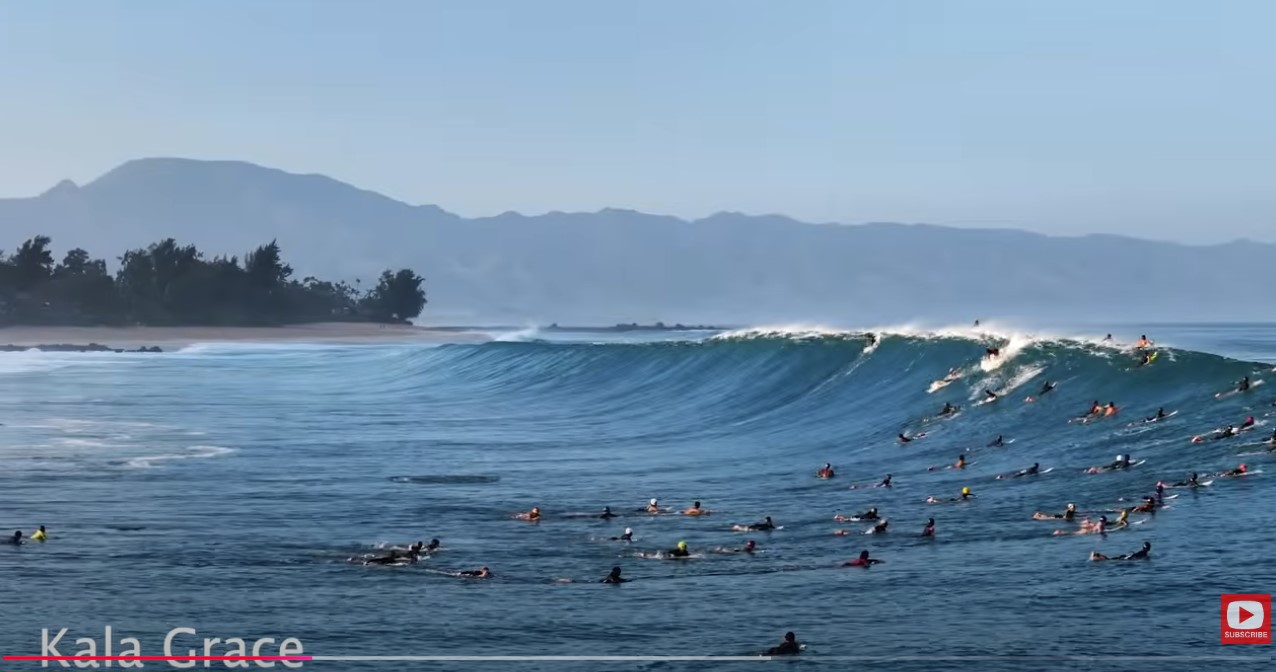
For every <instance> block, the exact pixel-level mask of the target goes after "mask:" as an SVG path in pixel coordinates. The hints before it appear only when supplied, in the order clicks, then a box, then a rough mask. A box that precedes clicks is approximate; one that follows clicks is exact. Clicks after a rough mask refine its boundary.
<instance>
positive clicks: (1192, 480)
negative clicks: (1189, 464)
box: [1174, 471, 1200, 488]
mask: <svg viewBox="0 0 1276 672" xmlns="http://www.w3.org/2000/svg"><path fill="white" fill-rule="evenodd" d="M1197 477H1198V475H1197V473H1196V472H1195V471H1193V472H1192V474H1191V475H1190V476H1188V477H1187V480H1185V481H1180V482H1178V483H1175V484H1174V487H1176V488H1195V487H1196V486H1198V485H1200V483H1198V482H1197V480H1196V479H1197Z"/></svg>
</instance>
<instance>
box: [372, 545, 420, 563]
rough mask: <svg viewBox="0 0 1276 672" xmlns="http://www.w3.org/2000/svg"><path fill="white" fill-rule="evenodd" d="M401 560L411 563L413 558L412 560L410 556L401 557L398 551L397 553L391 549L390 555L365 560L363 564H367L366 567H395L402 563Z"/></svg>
mask: <svg viewBox="0 0 1276 672" xmlns="http://www.w3.org/2000/svg"><path fill="white" fill-rule="evenodd" d="M401 560H408V561H411V558H410V557H409V556H404V557H399V552H398V551H396V550H394V549H390V552H389V554H387V555H382V556H377V557H373V558H367V559H365V560H364V561H363V564H365V565H393V564H396V563H398V562H399V561H401Z"/></svg>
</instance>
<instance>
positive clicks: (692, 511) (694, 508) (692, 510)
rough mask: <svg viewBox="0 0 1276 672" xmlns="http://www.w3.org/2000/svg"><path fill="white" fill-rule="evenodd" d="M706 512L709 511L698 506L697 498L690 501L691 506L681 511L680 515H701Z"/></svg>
mask: <svg viewBox="0 0 1276 672" xmlns="http://www.w3.org/2000/svg"><path fill="white" fill-rule="evenodd" d="M706 513H709V512H708V511H706V510H704V509H702V508H700V500H698V499H697V500H696V501H694V502H692V503H691V508H689V509H687V510H685V511H683V512H682V515H684V516H703V515H705V514H706Z"/></svg>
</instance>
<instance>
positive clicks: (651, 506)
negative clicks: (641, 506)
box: [647, 497, 660, 513]
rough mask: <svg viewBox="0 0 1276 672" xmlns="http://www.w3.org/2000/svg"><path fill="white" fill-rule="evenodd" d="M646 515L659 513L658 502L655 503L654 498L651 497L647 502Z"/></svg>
mask: <svg viewBox="0 0 1276 672" xmlns="http://www.w3.org/2000/svg"><path fill="white" fill-rule="evenodd" d="M647 513H660V502H658V501H656V498H655V497H652V498H651V501H650V502H647Z"/></svg>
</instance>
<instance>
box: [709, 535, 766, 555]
mask: <svg viewBox="0 0 1276 672" xmlns="http://www.w3.org/2000/svg"><path fill="white" fill-rule="evenodd" d="M757 550H758V542H756V541H754V540H752V539H750V540H748V541H746V542H744V547H743V548H721V547H719V548H717V549H715V551H716V552H718V553H748V554H750V555H752V554H753V553H754V552H755V551H757Z"/></svg>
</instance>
